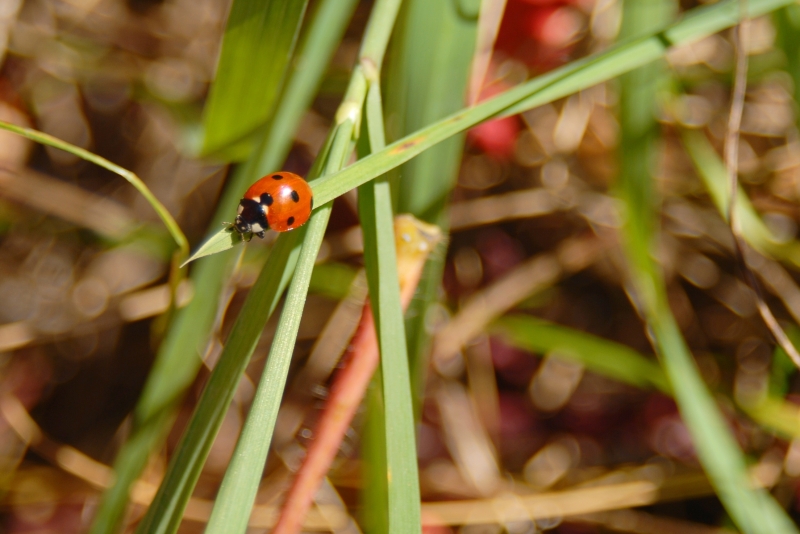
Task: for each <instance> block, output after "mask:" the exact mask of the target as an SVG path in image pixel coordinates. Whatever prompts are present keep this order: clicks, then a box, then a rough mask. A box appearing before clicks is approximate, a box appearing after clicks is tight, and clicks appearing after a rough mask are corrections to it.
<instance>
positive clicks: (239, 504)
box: [205, 204, 331, 534]
mask: <svg viewBox="0 0 800 534" xmlns="http://www.w3.org/2000/svg"><path fill="white" fill-rule="evenodd" d="M330 211H331V204H327V205H326V206H323V207H322V208H320V209H318V210H317V211H316V212H315V213H314V215H313V217H312V218H311V220H310V221H309V222H308V223H307V224H306V226H305V227H304V229H305V234H306V238H305V239H304V240H303V245H302V249H301V252H300V257H299V260H298V264H297V269H296V270H295V275H294V278H292V282H291V284H290V286H289V292H288V294H287V296H286V303H285V305H284V308H283V312H282V313H281V318H280V322H279V323H278V330H277V332H276V333H275V340H274V341H273V343H272V348H271V350H270V353H269V357H268V358H267V365H266V367H265V368H264V374H263V375H262V377H261V381H260V382H259V384H258V389H257V391H256V395H255V398H254V399H253V404H252V406H251V408H250V414H248V417H247V421H246V423H245V425H244V427H243V429H242V433H241V435H240V436H239V441H238V442H237V444H236V450H235V452H234V454H233V457H232V458H231V462H230V465H229V466H228V469H227V471H226V472H225V477H224V478H223V480H222V485H221V486H220V489H219V494H218V495H217V501H216V503H215V505H214V508H213V510H212V512H211V517H210V518H209V521H208V525H207V526H206V530H205V531H206V532H207V533H210V534H211V533H224V534H231V533H232V534H236V533H238V532H244V531H245V530H247V522H248V520H249V518H250V511H251V509H252V507H253V502H254V500H255V496H256V491H257V490H258V483H259V481H260V480H261V473H262V472H263V470H264V464H265V463H266V460H267V453H268V452H269V446H270V443H272V431H273V430H274V428H275V420H276V419H277V417H278V408H279V407H280V402H281V398H282V397H283V389H284V386H285V384H286V376H287V374H288V372H289V363H290V362H291V359H292V353H293V352H294V344H295V340H296V338H297V331H298V329H299V327H300V318H301V317H302V315H303V305H304V304H305V300H306V295H307V293H308V284H309V282H310V280H311V272H312V270H313V269H314V261H315V260H316V258H317V255H318V254H319V247H320V246H321V245H322V238H323V237H324V235H325V228H326V227H327V225H328V219H329V218H330ZM262 328H263V325H262ZM220 363H221V362H220Z"/></svg>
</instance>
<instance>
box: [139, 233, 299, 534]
mask: <svg viewBox="0 0 800 534" xmlns="http://www.w3.org/2000/svg"><path fill="white" fill-rule="evenodd" d="M302 233H303V230H302V229H301V230H298V231H296V232H291V233H287V234H283V235H282V236H281V237H280V238H279V239H278V242H277V243H276V245H275V247H274V248H273V250H272V252H271V253H270V257H269V259H268V260H267V263H266V265H265V266H264V269H263V270H262V272H261V275H260V276H259V278H258V280H257V281H256V283H255V285H253V287H252V289H251V290H250V293H249V294H248V296H247V299H246V300H245V303H244V305H243V307H242V311H241V312H240V314H239V316H238V317H237V319H236V322H235V323H234V326H233V329H232V330H231V333H230V335H229V337H228V340H227V343H226V344H225V347H224V349H223V351H222V355H221V356H220V359H219V362H218V363H217V365H216V367H215V368H214V371H213V372H212V374H211V377H210V378H209V381H208V384H207V385H206V387H205V389H204V390H203V394H202V396H201V397H200V400H199V402H198V405H197V408H196V409H195V413H194V415H193V417H192V419H191V421H190V423H189V426H188V428H187V429H186V432H185V433H184V435H183V437H182V439H181V442H180V444H179V446H178V448H177V450H176V451H175V454H174V456H173V457H172V460H171V461H170V464H169V467H168V469H167V473H166V475H165V477H164V481H163V482H162V483H161V486H160V487H159V490H158V493H157V494H156V497H155V498H154V499H153V502H152V504H151V505H150V508H149V509H148V511H147V514H146V515H145V517H144V519H143V520H142V522H141V523H140V524H139V528H138V529H137V532H141V533H145V532H146V533H149V534H152V533H168V532H175V531H176V530H177V528H178V526H179V525H180V521H181V518H182V516H183V510H184V508H185V506H186V503H187V502H188V500H189V497H190V496H191V494H192V490H193V489H194V485H195V483H196V482H197V479H198V477H199V476H200V472H201V470H202V468H203V464H204V462H205V458H206V456H207V455H208V451H209V450H210V449H211V445H212V444H213V441H214V438H215V437H216V435H217V431H218V430H219V427H220V425H221V424H222V421H223V418H224V417H225V414H226V413H227V411H228V406H229V405H230V402H231V399H232V398H233V394H234V393H235V391H236V388H237V386H238V384H239V380H240V379H241V376H242V374H243V373H244V370H245V367H246V366H247V363H248V362H249V361H250V356H251V355H252V354H253V351H254V350H255V347H256V345H257V343H258V339H259V338H260V336H261V332H262V331H263V329H264V325H265V324H266V322H267V319H268V318H269V316H270V315H271V314H272V311H273V310H274V309H275V307H276V306H277V303H278V299H279V298H280V295H281V294H282V292H283V289H285V287H286V285H287V284H288V281H289V278H290V276H291V273H292V272H293V269H294V265H295V263H296V262H297V257H298V255H299V252H300V250H299V246H298V243H299V240H300V238H301V237H302Z"/></svg>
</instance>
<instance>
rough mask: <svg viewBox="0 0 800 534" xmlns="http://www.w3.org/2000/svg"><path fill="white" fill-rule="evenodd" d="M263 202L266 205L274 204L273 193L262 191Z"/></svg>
mask: <svg viewBox="0 0 800 534" xmlns="http://www.w3.org/2000/svg"><path fill="white" fill-rule="evenodd" d="M261 203H262V204H264V205H265V206H272V195H270V194H269V193H262V194H261Z"/></svg>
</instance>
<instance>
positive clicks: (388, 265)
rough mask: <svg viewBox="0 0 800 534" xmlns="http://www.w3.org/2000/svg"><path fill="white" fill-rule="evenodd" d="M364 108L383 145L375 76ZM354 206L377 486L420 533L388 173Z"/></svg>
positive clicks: (396, 527)
mask: <svg viewBox="0 0 800 534" xmlns="http://www.w3.org/2000/svg"><path fill="white" fill-rule="evenodd" d="M399 7H400V2H399V1H397V0H386V1H383V2H380V3H378V4H376V6H375V10H374V12H373V17H374V18H373V20H375V21H376V22H382V23H383V25H384V26H386V27H387V29H388V28H391V27H392V25H393V24H394V21H395V19H396V17H397V12H398V9H399ZM387 29H382V28H378V27H375V25H373V26H371V27H370V28H369V29H368V31H367V38H366V39H365V46H364V49H363V50H362V57H364V58H368V59H369V60H370V61H371V62H372V63H374V64H376V65H378V66H380V65H381V63H382V58H383V53H384V51H385V48H386V41H385V40H383V41H382V42H377V43H375V42H374V40H375V37H373V36H377V35H381V34H386V33H389V32H388V31H387ZM365 107H366V113H365V120H366V131H367V133H368V136H367V138H366V139H362V143H361V146H362V147H364V146H368V147H369V148H368V150H369V151H377V150H381V149H382V148H383V147H384V146H385V144H386V139H385V134H384V125H383V103H382V100H381V89H380V81H379V77H378V76H373V77H372V79H371V80H370V86H369V91H368V93H367V101H366V106H365ZM358 207H359V209H358V212H359V216H360V218H361V228H362V230H363V235H364V269H365V271H366V273H367V282H368V284H369V295H370V304H371V307H372V315H373V318H374V321H375V331H376V334H377V338H378V347H379V352H380V367H381V374H380V376H381V377H382V380H381V386H382V387H381V389H382V392H383V395H382V397H383V414H382V415H383V420H384V421H385V423H384V425H383V430H384V432H385V438H384V439H385V447H386V448H385V455H386V461H385V466H386V473H387V474H388V475H389V476H386V475H385V479H384V480H385V482H381V485H383V484H384V483H385V484H386V498H387V502H386V503H385V507H386V518H387V520H388V532H390V533H413V532H419V531H420V529H421V519H420V493H419V474H418V472H417V454H416V452H417V447H416V433H415V424H414V412H413V404H412V395H411V379H410V375H409V369H408V352H407V349H406V334H405V328H404V324H403V306H402V303H401V300H400V282H399V278H398V270H397V269H398V267H397V253H396V249H395V242H396V240H395V234H394V217H393V213H392V193H391V188H390V185H389V181H388V178H387V177H383V178H381V179H378V180H374V181H372V182H370V183H367V184H365V185H363V186H361V188H360V189H359V195H358ZM373 445H374V444H373ZM379 465H384V462H379ZM381 493H382V492H381Z"/></svg>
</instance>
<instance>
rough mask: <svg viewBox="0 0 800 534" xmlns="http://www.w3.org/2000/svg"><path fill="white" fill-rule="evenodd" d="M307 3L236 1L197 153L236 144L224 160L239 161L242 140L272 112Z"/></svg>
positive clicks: (242, 152) (299, 0)
mask: <svg viewBox="0 0 800 534" xmlns="http://www.w3.org/2000/svg"><path fill="white" fill-rule="evenodd" d="M307 5H308V0H285V1H282V2H264V1H262V0H236V1H235V2H234V3H233V5H232V6H231V11H230V15H228V23H227V26H226V28H225V36H224V38H223V40H222V50H221V52H220V58H219V63H218V65H217V74H216V77H215V78H214V83H213V84H212V86H211V92H210V94H209V97H208V102H207V103H206V108H205V115H204V117H203V128H204V133H205V136H204V139H203V153H204V154H215V153H218V152H220V151H221V150H223V149H225V148H226V147H228V146H229V145H232V144H234V143H239V144H240V145H239V147H237V151H235V152H231V151H229V152H228V154H226V155H227V157H233V158H235V159H244V155H246V154H247V152H248V150H247V146H246V145H245V146H244V147H242V146H241V143H242V142H243V141H246V137H247V136H248V135H250V134H252V133H253V132H254V131H255V130H256V129H257V128H258V127H259V126H262V125H263V124H264V123H266V122H267V120H268V119H269V118H270V116H271V115H272V113H273V111H274V109H275V103H276V101H277V98H278V95H279V92H280V88H281V84H282V83H283V81H284V79H285V74H286V70H287V66H288V65H289V62H290V61H291V59H292V53H293V52H294V46H295V43H296V41H297V36H298V34H299V31H300V25H301V23H302V21H303V14H304V13H305V10H306V6H307Z"/></svg>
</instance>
